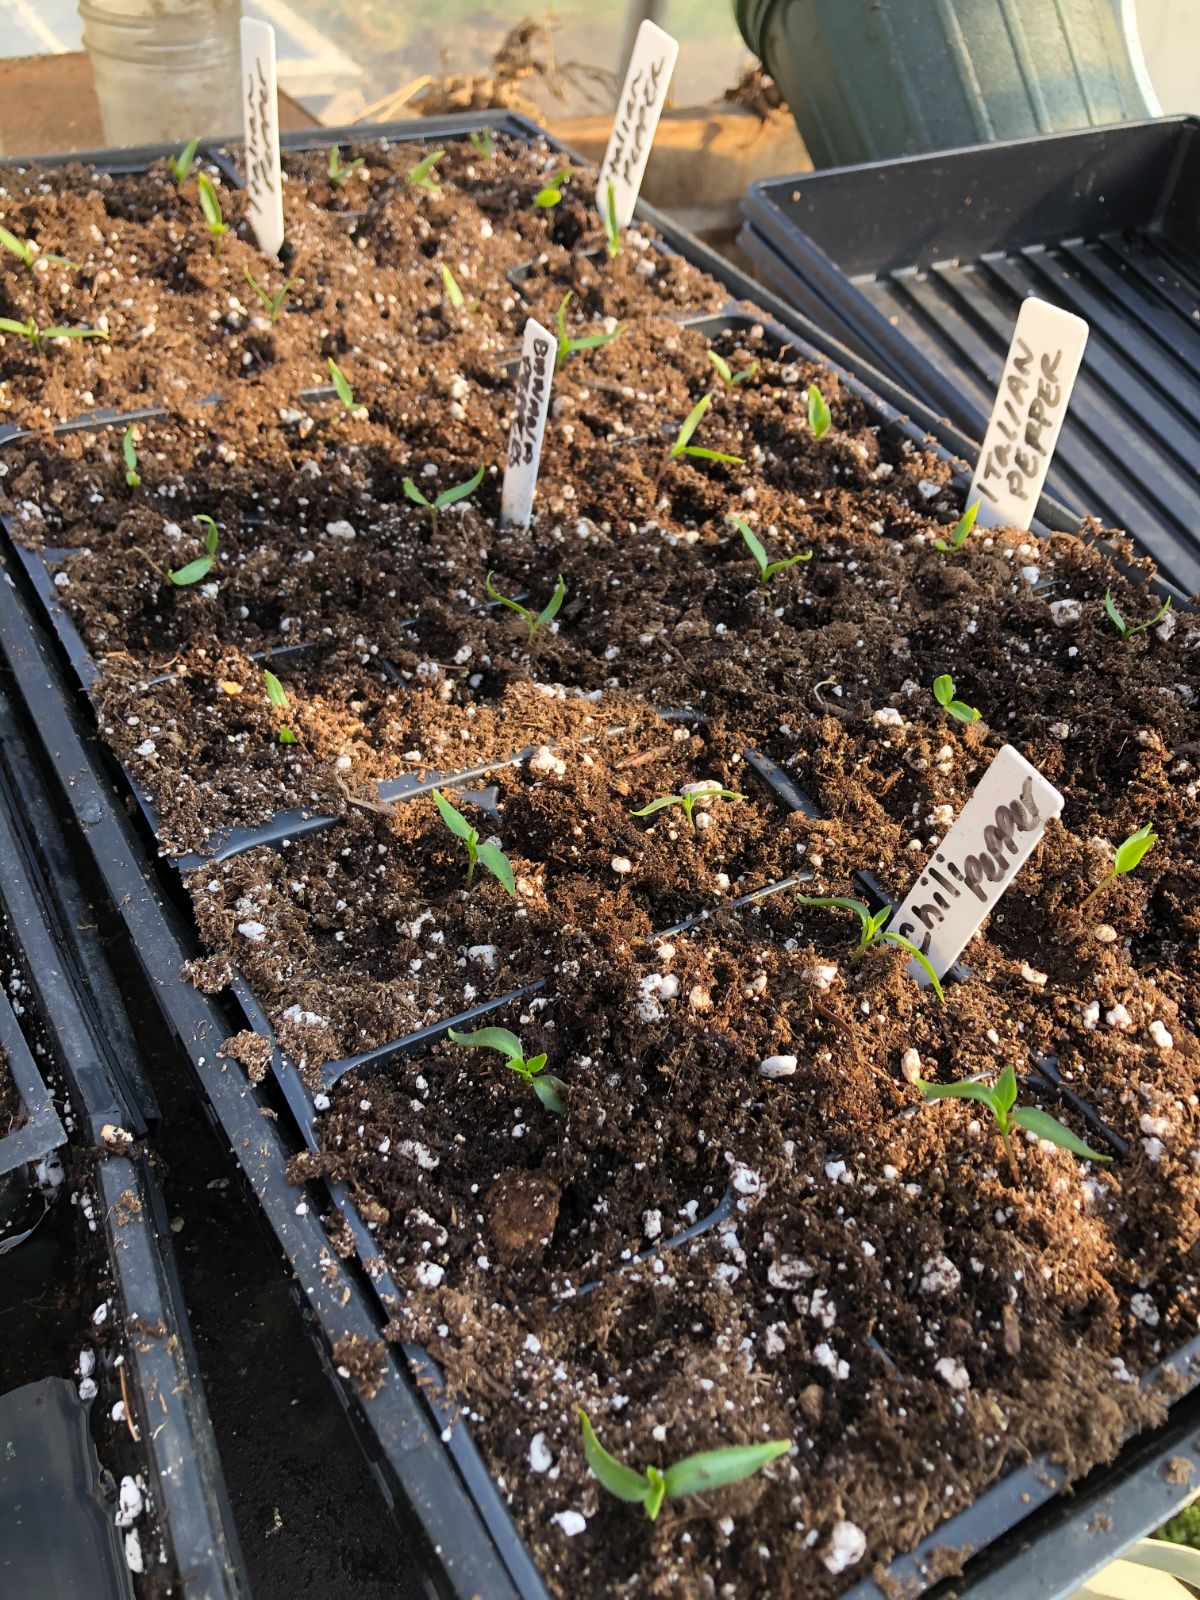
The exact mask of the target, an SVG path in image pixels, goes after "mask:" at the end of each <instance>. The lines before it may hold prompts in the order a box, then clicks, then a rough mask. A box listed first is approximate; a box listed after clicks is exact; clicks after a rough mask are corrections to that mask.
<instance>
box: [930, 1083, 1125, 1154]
mask: <svg viewBox="0 0 1200 1600" xmlns="http://www.w3.org/2000/svg"><path fill="white" fill-rule="evenodd" d="M916 1086H917V1088H918V1089H919V1090H920V1091H921V1096H922V1098H923V1099H924V1100H927V1101H932V1100H977V1101H978V1102H979V1103H980V1104H981V1105H985V1106H986V1107H987V1108H988V1110H989V1111H990V1112H991V1113H992V1116H993V1117H994V1118H995V1119H996V1131H997V1132H998V1133H999V1135H1000V1139H1001V1142H1002V1144H1003V1145H1004V1154H1005V1156H1006V1157H1007V1159H1008V1169H1009V1171H1010V1172H1011V1174H1012V1176H1013V1180H1014V1182H1019V1181H1020V1180H1019V1176H1018V1173H1017V1158H1016V1155H1015V1154H1014V1152H1013V1146H1012V1130H1013V1129H1014V1128H1024V1129H1025V1130H1026V1131H1027V1132H1029V1133H1032V1134H1036V1135H1037V1137H1038V1138H1039V1139H1048V1140H1049V1141H1050V1143H1051V1144H1056V1145H1058V1147H1059V1148H1060V1149H1061V1150H1069V1151H1070V1152H1071V1154H1072V1155H1075V1156H1083V1157H1085V1158H1087V1159H1089V1160H1091V1161H1111V1160H1112V1157H1111V1156H1106V1155H1102V1154H1101V1152H1100V1151H1099V1150H1093V1149H1092V1147H1091V1145H1090V1144H1085V1143H1084V1142H1083V1140H1082V1139H1081V1138H1079V1136H1078V1135H1077V1134H1074V1133H1072V1132H1071V1130H1070V1128H1067V1127H1064V1126H1063V1124H1062V1123H1061V1122H1059V1120H1058V1118H1057V1117H1052V1116H1051V1115H1050V1113H1049V1112H1048V1111H1042V1110H1040V1109H1039V1108H1038V1107H1037V1106H1017V1075H1016V1073H1015V1072H1014V1071H1013V1069H1012V1068H1011V1067H1005V1068H1004V1070H1003V1072H1001V1074H1000V1076H999V1077H998V1078H997V1079H996V1087H995V1088H994V1089H989V1088H988V1086H987V1084H985V1083H971V1082H968V1081H965V1080H962V1081H960V1082H958V1083H926V1082H925V1081H924V1079H922V1078H918V1079H917V1080H916ZM1014 1106H1016V1109H1015V1110H1014V1109H1013V1107H1014Z"/></svg>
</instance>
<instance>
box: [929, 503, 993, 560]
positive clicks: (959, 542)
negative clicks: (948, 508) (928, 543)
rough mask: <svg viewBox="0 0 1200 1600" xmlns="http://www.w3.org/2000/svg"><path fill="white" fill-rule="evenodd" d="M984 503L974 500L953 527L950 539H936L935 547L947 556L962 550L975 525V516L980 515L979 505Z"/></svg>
mask: <svg viewBox="0 0 1200 1600" xmlns="http://www.w3.org/2000/svg"><path fill="white" fill-rule="evenodd" d="M982 504H983V502H982V501H981V500H972V502H971V504H970V505H969V506H968V507H967V509H966V510H965V511H964V512H963V514H962V516H961V517H959V519H958V521H957V522H956V523H955V524H954V526H953V528H951V530H950V537H949V538H948V539H935V540H934V541H933V548H934V549H935V550H940V551H941V552H942V554H943V555H946V556H952V555H954V554H955V552H956V551H958V550H961V549H962V547H963V545H964V544H966V542H967V535H968V534H969V533H970V531H971V529H972V528H973V527H974V526H975V518H976V517H977V516H978V515H979V507H980V506H981V505H982Z"/></svg>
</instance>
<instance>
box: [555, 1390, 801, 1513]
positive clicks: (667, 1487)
mask: <svg viewBox="0 0 1200 1600" xmlns="http://www.w3.org/2000/svg"><path fill="white" fill-rule="evenodd" d="M579 1426H580V1428H581V1429H582V1431H583V1453H584V1455H585V1456H586V1458H587V1464H588V1466H589V1467H590V1468H591V1469H592V1473H593V1475H594V1476H595V1477H596V1479H597V1480H598V1482H599V1483H600V1485H601V1487H602V1488H604V1489H607V1490H608V1492H609V1494H611V1495H615V1496H616V1497H617V1499H618V1500H626V1501H628V1502H629V1504H630V1505H635V1506H641V1508H642V1510H643V1511H644V1512H645V1513H646V1515H647V1516H648V1517H649V1518H650V1521H651V1522H654V1521H655V1520H656V1519H657V1517H658V1513H659V1512H660V1511H661V1510H662V1503H663V1501H664V1500H682V1499H683V1498H684V1497H685V1496H686V1495H690V1494H705V1493H707V1492H708V1491H709V1490H710V1489H723V1488H725V1486H726V1485H727V1484H730V1483H740V1482H741V1481H742V1479H743V1478H749V1477H752V1476H753V1474H754V1473H756V1472H761V1471H762V1469H763V1467H765V1466H767V1465H768V1464H769V1463H770V1462H772V1461H776V1460H778V1458H779V1457H780V1456H782V1455H786V1454H787V1452H788V1451H789V1450H790V1449H791V1448H792V1441H791V1440H790V1439H768V1440H767V1441H766V1442H765V1443H764V1444H745V1445H731V1446H727V1447H726V1448H725V1449H723V1450H703V1451H701V1452H700V1454H699V1455H695V1456H685V1457H684V1458H683V1460H682V1461H677V1462H676V1463H675V1464H674V1466H671V1467H668V1468H667V1470H666V1471H665V1472H660V1471H659V1469H658V1468H657V1467H644V1468H643V1469H642V1470H641V1472H635V1471H634V1469H633V1468H632V1467H627V1466H625V1465H624V1463H622V1462H620V1461H618V1460H617V1458H616V1456H611V1455H609V1453H608V1451H607V1450H606V1449H605V1448H604V1446H603V1445H602V1444H601V1443H600V1441H599V1439H597V1437H596V1433H595V1430H594V1428H593V1427H592V1423H591V1419H590V1418H589V1416H588V1414H587V1412H586V1411H584V1410H583V1409H582V1407H581V1408H580V1410H579Z"/></svg>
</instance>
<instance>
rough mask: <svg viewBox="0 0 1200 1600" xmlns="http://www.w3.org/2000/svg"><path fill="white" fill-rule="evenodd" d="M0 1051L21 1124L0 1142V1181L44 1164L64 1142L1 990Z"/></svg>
mask: <svg viewBox="0 0 1200 1600" xmlns="http://www.w3.org/2000/svg"><path fill="white" fill-rule="evenodd" d="M0 1049H2V1050H3V1051H4V1054H5V1056H6V1057H7V1060H8V1071H9V1073H10V1074H11V1076H12V1081H13V1084H14V1086H15V1088H16V1091H17V1094H18V1096H19V1097H20V1101H21V1106H22V1110H23V1112H24V1120H23V1121H22V1122H21V1124H20V1126H19V1127H17V1128H15V1129H14V1130H13V1131H12V1132H11V1133H8V1134H5V1136H4V1138H2V1139H0V1180H2V1179H4V1178H6V1177H7V1176H8V1175H9V1174H10V1173H13V1172H16V1171H17V1170H18V1169H19V1168H21V1167H27V1166H30V1165H32V1164H33V1163H34V1162H37V1161H44V1160H45V1159H46V1157H47V1156H49V1155H52V1154H53V1153H54V1151H55V1150H57V1149H58V1148H59V1147H60V1146H61V1145H64V1144H65V1143H66V1141H67V1135H66V1132H65V1130H64V1128H63V1125H62V1121H61V1119H60V1117H59V1115H58V1112H57V1111H56V1110H55V1108H54V1099H53V1097H52V1095H51V1093H50V1090H49V1089H48V1088H47V1087H46V1082H45V1079H44V1078H43V1077H42V1075H41V1073H40V1072H39V1071H38V1068H37V1063H36V1062H35V1061H34V1059H33V1054H32V1052H31V1051H30V1049H29V1046H28V1045H27V1044H26V1042H25V1035H24V1034H23V1033H22V1032H21V1024H20V1023H19V1022H18V1021H17V1017H16V1013H15V1012H14V1011H13V1008H12V1006H11V1004H10V1003H9V999H8V996H7V994H5V993H4V991H3V990H2V989H0Z"/></svg>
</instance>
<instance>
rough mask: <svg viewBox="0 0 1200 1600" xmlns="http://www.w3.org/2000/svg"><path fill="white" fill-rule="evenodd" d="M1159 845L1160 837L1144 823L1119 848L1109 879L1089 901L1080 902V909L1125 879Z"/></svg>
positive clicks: (1103, 881)
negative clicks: (1104, 890)
mask: <svg viewBox="0 0 1200 1600" xmlns="http://www.w3.org/2000/svg"><path fill="white" fill-rule="evenodd" d="M1157 843H1158V835H1157V834H1156V833H1155V831H1154V829H1153V828H1152V827H1151V825H1150V824H1149V823H1148V822H1147V823H1144V824H1143V825H1142V827H1140V828H1139V829H1138V831H1137V832H1136V833H1131V834H1130V835H1129V837H1128V839H1125V840H1124V841H1123V842H1122V843H1121V844H1119V845H1118V846H1117V850H1116V854H1115V855H1114V857H1113V864H1112V867H1111V868H1110V869H1109V874H1108V877H1107V878H1104V879H1102V880H1101V882H1100V883H1098V884H1097V885H1096V887H1095V888H1094V889H1093V890H1092V892H1091V894H1089V895H1088V896H1087V899H1085V900H1083V901H1081V902H1080V906H1079V909H1080V910H1081V911H1082V910H1083V908H1084V906H1086V905H1087V904H1088V902H1089V901H1091V900H1094V899H1095V898H1096V896H1097V895H1098V894H1099V893H1100V891H1101V889H1107V888H1108V886H1109V884H1110V883H1116V881H1117V879H1118V878H1122V877H1124V876H1125V874H1126V873H1127V872H1132V871H1133V869H1134V868H1135V867H1136V866H1138V865H1139V864H1140V863H1141V859H1142V857H1143V856H1144V855H1145V854H1146V852H1147V851H1148V850H1152V849H1153V848H1154V846H1155V845H1156V844H1157Z"/></svg>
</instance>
